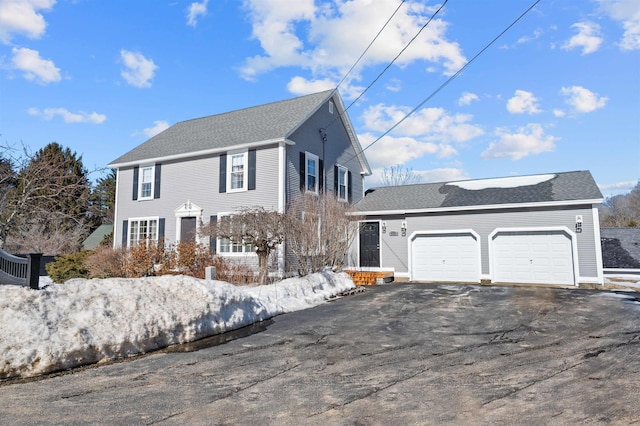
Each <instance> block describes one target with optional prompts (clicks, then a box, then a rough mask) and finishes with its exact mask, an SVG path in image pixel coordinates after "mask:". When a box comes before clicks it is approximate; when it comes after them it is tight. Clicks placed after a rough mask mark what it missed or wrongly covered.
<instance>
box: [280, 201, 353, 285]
mask: <svg viewBox="0 0 640 426" xmlns="http://www.w3.org/2000/svg"><path fill="white" fill-rule="evenodd" d="M349 211H350V205H349V204H348V203H345V202H343V201H340V200H338V199H337V198H336V197H334V196H333V195H331V194H323V195H320V196H317V195H315V194H304V195H302V196H300V197H299V198H298V199H297V200H296V201H295V202H294V203H293V205H292V206H291V208H290V209H289V212H288V214H287V216H288V220H287V223H288V224H289V225H288V227H287V240H286V242H287V249H288V251H289V253H290V255H291V256H292V257H293V260H294V262H295V266H296V267H297V272H298V274H299V275H301V276H302V275H307V274H309V273H312V272H318V271H321V270H322V269H324V268H326V267H328V268H331V269H332V270H334V271H335V270H339V269H341V268H342V267H343V266H344V265H345V262H346V260H347V253H348V250H349V246H350V245H351V243H352V241H353V239H354V237H355V236H356V235H357V233H358V220H359V217H357V216H352V215H347V213H348V212H349Z"/></svg>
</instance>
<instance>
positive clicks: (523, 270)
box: [490, 230, 576, 285]
mask: <svg viewBox="0 0 640 426" xmlns="http://www.w3.org/2000/svg"><path fill="white" fill-rule="evenodd" d="M573 238H574V237H573V235H572V233H571V232H569V231H563V230H556V231H496V232H495V233H494V234H493V235H492V236H491V242H490V243H491V264H492V269H493V271H492V275H493V282H496V283H525V284H555V285H574V284H575V283H576V279H575V272H574V271H575V266H576V265H575V255H574V250H573V244H572V240H573Z"/></svg>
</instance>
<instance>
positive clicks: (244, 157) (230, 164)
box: [227, 149, 249, 192]
mask: <svg viewBox="0 0 640 426" xmlns="http://www.w3.org/2000/svg"><path fill="white" fill-rule="evenodd" d="M238 155H242V163H243V170H242V173H243V178H242V188H235V189H232V188H231V174H232V173H233V157H234V156H238ZM248 182H249V150H246V149H244V150H241V151H230V152H228V153H227V192H243V191H246V190H247V184H248Z"/></svg>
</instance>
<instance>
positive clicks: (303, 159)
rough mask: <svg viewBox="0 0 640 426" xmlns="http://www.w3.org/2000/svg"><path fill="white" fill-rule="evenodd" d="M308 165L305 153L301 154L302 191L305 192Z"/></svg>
mask: <svg viewBox="0 0 640 426" xmlns="http://www.w3.org/2000/svg"><path fill="white" fill-rule="evenodd" d="M306 165H307V156H306V155H304V152H301V153H300V191H302V192H304V190H305V189H306V188H305V181H306V170H305V169H306V167H305V166H306Z"/></svg>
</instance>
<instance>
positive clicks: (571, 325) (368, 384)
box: [0, 284, 640, 425]
mask: <svg viewBox="0 0 640 426" xmlns="http://www.w3.org/2000/svg"><path fill="white" fill-rule="evenodd" d="M639 297H640V294H638V293H628V294H622V293H613V292H600V291H593V290H566V289H553V288H526V287H482V286H466V285H465V286H453V285H439V286H437V285H426V284H392V285H384V286H377V287H373V288H370V289H367V291H366V292H364V293H361V294H357V295H353V296H348V297H345V298H342V299H339V300H336V301H333V302H330V303H327V304H325V305H322V306H319V307H317V308H314V309H309V310H306V311H301V312H296V313H292V314H286V315H281V316H279V317H276V318H275V319H274V320H273V321H270V322H268V323H264V324H261V325H258V326H256V327H254V328H253V329H249V330H244V331H243V332H244V333H245V334H248V333H253V334H250V335H248V336H245V337H240V336H226V337H224V339H228V338H235V337H237V338H235V340H231V341H229V342H227V343H224V344H220V345H214V346H210V347H202V348H200V349H198V350H195V351H192V352H169V351H167V352H162V353H155V354H151V355H147V356H143V357H140V358H138V359H135V360H132V361H126V362H119V363H112V364H109V365H103V366H99V367H92V368H86V369H81V370H77V371H74V372H72V373H69V374H63V375H58V376H54V377H49V378H45V379H42V380H38V381H30V382H25V383H16V382H9V383H7V382H5V383H2V384H0V424H87V423H91V424H154V423H161V424H278V425H288V424H291V425H294V424H295V425H299V424H312V425H313V424H318V425H321V424H322V425H325V424H336V425H342V424H344V425H352V424H434V423H449V424H531V423H534V424H583V423H592V424H598V423H602V424H629V423H634V422H640V355H639V353H640V352H639V350H640V301H639V300H638V298H639ZM213 340H216V339H213ZM218 340H219V339H218ZM209 343H210V344H212V343H213V342H209ZM204 346H206V345H204ZM195 348H196V347H195V346H191V347H190V348H188V349H195ZM174 349H182V348H174Z"/></svg>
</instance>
